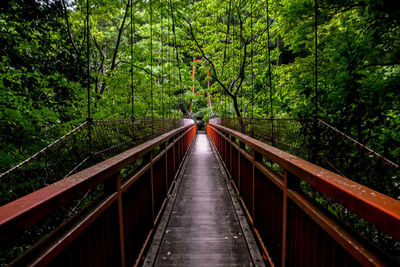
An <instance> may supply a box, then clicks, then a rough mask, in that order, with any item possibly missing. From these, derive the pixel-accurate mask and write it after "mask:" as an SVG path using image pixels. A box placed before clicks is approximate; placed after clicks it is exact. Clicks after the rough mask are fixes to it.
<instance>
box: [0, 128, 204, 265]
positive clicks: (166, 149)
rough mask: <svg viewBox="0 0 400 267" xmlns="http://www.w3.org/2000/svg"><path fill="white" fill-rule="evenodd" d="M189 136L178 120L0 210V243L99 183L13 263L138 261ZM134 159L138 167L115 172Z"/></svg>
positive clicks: (192, 132)
mask: <svg viewBox="0 0 400 267" xmlns="http://www.w3.org/2000/svg"><path fill="white" fill-rule="evenodd" d="M195 134H196V127H195V125H193V124H191V125H186V126H183V127H180V128H178V129H176V130H173V131H170V132H168V133H165V134H163V135H161V136H159V137H157V138H155V139H153V140H151V141H148V142H146V143H144V144H141V145H139V146H137V147H134V148H132V149H130V150H128V151H125V152H123V153H121V154H119V155H117V156H115V157H112V158H110V159H108V160H106V161H103V162H101V163H99V164H97V165H95V166H92V167H90V168H88V169H86V170H83V171H81V172H79V173H77V174H74V175H72V176H69V177H67V178H65V179H63V180H61V181H59V182H56V183H54V184H52V185H50V186H47V187H45V188H42V189H40V190H38V191H36V192H33V193H31V194H29V195H27V196H25V197H22V198H20V199H17V200H15V201H14V202H11V203H9V204H7V205H4V206H2V207H0V238H1V242H7V241H10V240H13V239H14V238H15V237H16V236H17V235H18V234H20V233H21V232H23V231H25V230H26V229H28V228H29V227H31V226H32V225H34V224H36V223H37V222H39V221H41V220H42V219H44V218H46V216H48V215H50V214H51V213H53V212H54V211H56V210H59V209H60V208H62V207H64V206H66V205H67V204H68V203H71V202H72V201H74V200H77V199H79V198H81V197H82V196H83V195H85V194H86V192H88V190H91V189H94V188H96V187H97V186H98V185H100V184H103V185H104V193H103V195H102V196H101V197H100V198H99V199H98V200H96V201H94V203H92V204H91V205H89V206H88V207H87V208H85V209H84V210H83V211H82V212H80V213H78V214H77V215H76V216H74V217H73V218H72V219H71V220H69V221H68V222H66V223H64V224H63V225H61V226H60V227H59V228H58V229H57V230H55V231H54V232H52V233H51V234H50V235H49V236H47V237H46V238H44V239H43V240H42V241H40V242H39V243H38V244H36V245H35V246H34V247H33V248H32V249H30V250H28V251H27V252H26V253H25V254H23V255H22V256H21V257H19V258H18V259H17V261H16V263H17V264H18V265H38V266H43V265H47V264H49V265H52V266H53V265H54V266H77V265H78V266H93V265H96V266H99V265H101V266H125V265H128V266H132V265H133V264H135V263H138V260H140V257H141V254H142V253H143V248H144V244H145V243H146V242H147V241H148V240H149V238H150V236H151V234H152V232H153V229H154V226H155V225H156V224H157V221H158V218H159V215H160V213H161V211H162V209H163V206H164V205H165V203H166V201H167V199H168V194H169V190H171V189H172V186H173V184H174V178H175V177H176V174H177V172H178V170H179V168H180V164H181V162H182V160H183V158H184V156H185V153H186V152H187V150H188V148H189V146H190V144H191V142H192V140H193V138H194V136H195ZM138 160H141V161H142V163H141V165H140V166H141V167H140V168H139V170H138V171H136V172H134V173H132V175H127V176H126V177H124V178H122V175H121V171H122V170H124V169H126V168H129V167H130V166H132V165H133V164H135V163H136V162H137V161H138Z"/></svg>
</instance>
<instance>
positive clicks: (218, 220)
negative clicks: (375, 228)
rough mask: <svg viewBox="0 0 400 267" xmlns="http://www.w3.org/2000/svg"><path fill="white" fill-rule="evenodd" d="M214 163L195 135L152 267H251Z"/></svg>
mask: <svg viewBox="0 0 400 267" xmlns="http://www.w3.org/2000/svg"><path fill="white" fill-rule="evenodd" d="M218 160H219V159H218V158H216V157H215V156H214V154H213V152H212V149H211V146H210V143H209V140H208V138H207V136H206V135H205V134H198V136H197V138H196V141H195V144H194V147H193V150H192V151H191V152H190V154H189V155H188V158H187V161H188V162H187V166H186V168H185V171H184V173H183V175H182V181H181V183H180V186H179V190H178V192H177V195H176V199H175V202H174V205H173V207H172V210H171V212H170V214H169V213H168V214H166V216H169V219H168V223H167V224H166V227H165V231H164V235H163V238H162V240H161V242H160V247H159V249H158V251H157V255H156V256H155V257H154V256H153V258H155V262H154V266H164V265H176V266H187V265H188V264H189V265H195V266H199V265H200V266H216V265H229V266H232V265H240V266H243V265H244V266H253V265H255V264H254V260H253V259H252V257H251V254H250V252H249V249H248V245H247V243H246V242H247V241H246V240H245V238H244V233H243V230H242V228H241V224H240V223H239V220H238V216H237V214H236V212H235V208H234V207H233V205H232V201H231V198H230V196H229V192H228V190H227V187H226V185H225V181H224V179H223V176H222V173H221V169H220V167H219V165H218V162H217V161H218ZM145 265H146V261H145ZM149 265H151V264H149ZM257 265H259V264H257Z"/></svg>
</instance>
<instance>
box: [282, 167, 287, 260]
mask: <svg viewBox="0 0 400 267" xmlns="http://www.w3.org/2000/svg"><path fill="white" fill-rule="evenodd" d="M287 185H288V172H287V170H284V173H283V212H282V215H283V217H282V266H283V267H284V266H286V233H287Z"/></svg>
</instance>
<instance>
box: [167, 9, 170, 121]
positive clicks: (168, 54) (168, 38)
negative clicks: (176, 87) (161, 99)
mask: <svg viewBox="0 0 400 267" xmlns="http://www.w3.org/2000/svg"><path fill="white" fill-rule="evenodd" d="M170 25H171V21H170V16H169V15H168V31H167V43H168V46H167V61H168V93H170V92H171V66H170V64H169V63H170V62H171V51H170V47H169V42H170V37H169V28H170ZM168 106H170V98H169V97H168ZM169 110H170V109H168V116H169Z"/></svg>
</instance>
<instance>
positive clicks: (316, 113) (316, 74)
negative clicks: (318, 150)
mask: <svg viewBox="0 0 400 267" xmlns="http://www.w3.org/2000/svg"><path fill="white" fill-rule="evenodd" d="M317 18H318V0H315V1H314V41H315V44H314V46H315V103H314V104H315V115H316V116H318V24H317Z"/></svg>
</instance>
